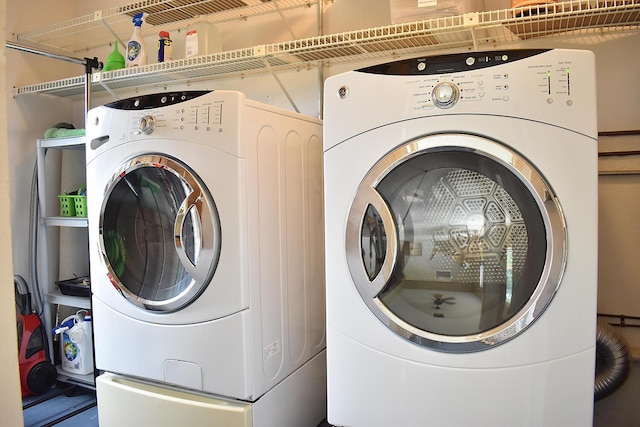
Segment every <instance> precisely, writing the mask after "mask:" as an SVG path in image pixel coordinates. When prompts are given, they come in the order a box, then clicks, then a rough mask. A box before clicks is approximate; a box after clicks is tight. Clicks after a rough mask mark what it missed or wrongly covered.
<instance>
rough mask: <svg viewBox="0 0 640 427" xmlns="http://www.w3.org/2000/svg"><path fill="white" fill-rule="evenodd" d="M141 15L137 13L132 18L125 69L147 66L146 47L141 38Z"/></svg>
mask: <svg viewBox="0 0 640 427" xmlns="http://www.w3.org/2000/svg"><path fill="white" fill-rule="evenodd" d="M143 21H144V19H143V14H142V13H138V14H137V15H135V16H134V17H133V35H132V36H131V39H130V40H129V42H128V43H127V55H126V58H125V59H126V63H127V67H137V66H139V65H147V46H146V45H145V43H144V39H143V38H142V29H141V27H142V22H143Z"/></svg>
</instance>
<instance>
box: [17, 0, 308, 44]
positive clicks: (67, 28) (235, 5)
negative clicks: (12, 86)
mask: <svg viewBox="0 0 640 427" xmlns="http://www.w3.org/2000/svg"><path fill="white" fill-rule="evenodd" d="M317 2H318V0H277V2H276V1H271V0H143V1H138V2H136V3H132V4H129V5H125V6H118V7H114V8H111V9H104V10H98V11H95V12H94V13H91V14H88V15H84V16H80V17H76V18H73V19H69V20H66V21H63V22H59V23H56V24H52V25H48V26H44V27H40V28H37V29H35V30H30V31H26V32H23V33H19V34H17V35H16V41H17V42H20V43H25V44H35V45H38V46H42V47H48V48H52V49H60V50H63V51H66V52H68V53H75V52H86V51H88V50H91V49H93V48H97V47H104V46H109V45H110V44H111V43H113V40H114V39H118V40H119V41H120V42H121V43H122V42H126V41H127V40H128V38H129V36H130V35H131V34H130V33H131V28H132V23H131V21H132V17H133V16H134V15H136V14H137V13H145V14H146V15H145V24H144V25H142V28H141V31H142V35H143V36H149V35H157V34H158V31H159V30H163V31H174V30H177V29H179V28H186V27H187V26H189V25H190V24H192V23H193V22H195V21H197V20H204V21H207V22H212V23H216V22H225V21H233V20H243V19H246V18H247V17H249V16H259V15H264V14H267V13H273V12H277V11H278V10H280V11H286V10H291V9H295V8H300V7H310V6H311V5H313V4H316V3H317Z"/></svg>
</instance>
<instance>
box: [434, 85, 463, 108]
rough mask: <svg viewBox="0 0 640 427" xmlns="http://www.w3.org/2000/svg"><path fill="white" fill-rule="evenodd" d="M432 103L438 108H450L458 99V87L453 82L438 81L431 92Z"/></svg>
mask: <svg viewBox="0 0 640 427" xmlns="http://www.w3.org/2000/svg"><path fill="white" fill-rule="evenodd" d="M431 98H432V99H433V103H434V104H435V106H436V107H438V108H451V107H453V106H454V105H455V103H456V102H458V99H460V89H458V86H456V85H455V84H454V83H451V82H440V83H438V84H437V85H435V87H434V88H433V92H431Z"/></svg>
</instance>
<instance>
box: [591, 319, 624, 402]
mask: <svg viewBox="0 0 640 427" xmlns="http://www.w3.org/2000/svg"><path fill="white" fill-rule="evenodd" d="M630 371H631V353H630V351H629V345H628V344H627V342H626V341H625V340H624V338H623V337H621V336H620V335H618V334H617V333H616V332H615V331H614V330H613V329H612V328H611V327H610V326H609V325H608V324H606V323H602V322H599V323H598V331H597V333H596V380H595V390H594V393H595V400H600V399H602V398H605V397H607V396H609V395H610V394H611V393H613V392H614V391H616V390H617V389H618V388H620V386H622V384H624V382H625V381H626V380H627V378H628V377H629V373H630Z"/></svg>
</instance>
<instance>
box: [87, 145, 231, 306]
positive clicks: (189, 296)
mask: <svg viewBox="0 0 640 427" xmlns="http://www.w3.org/2000/svg"><path fill="white" fill-rule="evenodd" d="M99 230H100V232H99V246H100V249H101V252H102V257H103V260H104V262H105V264H106V266H107V269H108V272H109V279H110V280H111V282H112V284H113V285H114V286H116V288H118V289H119V290H120V292H121V293H122V295H123V296H124V297H125V298H126V299H127V300H128V301H130V302H131V303H132V304H134V305H136V306H139V307H142V308H144V309H146V310H150V311H153V312H160V313H161V312H173V311H176V310H180V309H181V308H183V307H185V306H187V305H188V304H189V303H191V302H192V301H194V299H196V298H197V297H198V296H199V295H200V294H201V293H202V292H203V291H204V289H205V287H206V286H207V284H208V283H209V282H210V280H211V277H212V276H213V273H214V271H215V269H216V266H217V263H218V258H219V255H220V222H219V219H218V212H217V210H216V206H215V204H214V202H213V199H212V197H211V195H210V194H209V192H208V190H207V189H206V187H205V186H204V184H203V183H202V181H201V179H200V178H199V177H198V176H197V175H196V174H195V173H194V172H193V171H191V170H190V169H189V168H188V167H187V166H186V165H184V164H182V163H181V162H179V161H177V160H176V159H173V158H170V157H168V156H165V155H158V154H148V155H142V156H137V157H135V158H133V159H130V160H129V161H126V162H124V163H123V164H122V165H121V166H120V168H119V169H118V170H117V172H116V173H115V174H114V176H113V178H112V179H111V181H110V183H109V185H108V186H107V191H106V194H105V198H104V202H103V205H102V210H101V214H100V226H99Z"/></svg>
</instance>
